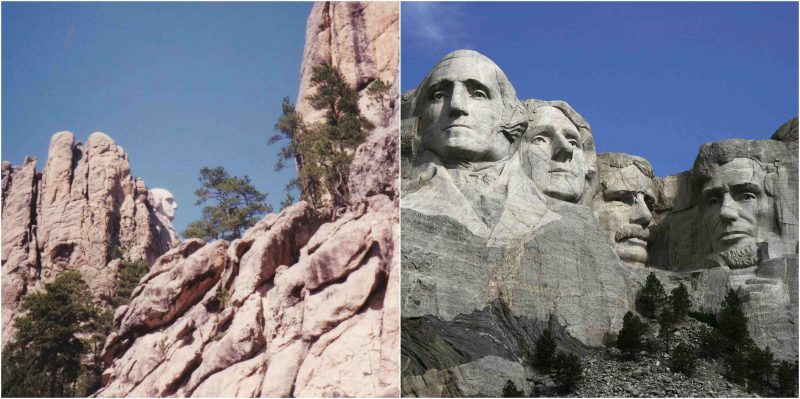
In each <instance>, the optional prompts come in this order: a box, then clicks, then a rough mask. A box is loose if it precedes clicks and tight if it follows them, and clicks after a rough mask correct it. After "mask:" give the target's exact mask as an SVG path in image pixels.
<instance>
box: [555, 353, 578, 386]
mask: <svg viewBox="0 0 800 399" xmlns="http://www.w3.org/2000/svg"><path fill="white" fill-rule="evenodd" d="M582 379H583V367H582V366H581V362H580V359H579V358H578V356H577V355H575V354H572V353H570V354H566V353H564V352H558V355H556V357H555V361H554V362H553V380H554V381H555V382H556V384H558V390H559V391H560V392H561V393H562V394H563V393H569V392H572V391H573V390H574V389H575V387H576V386H577V385H578V384H579V383H580V382H581V380H582Z"/></svg>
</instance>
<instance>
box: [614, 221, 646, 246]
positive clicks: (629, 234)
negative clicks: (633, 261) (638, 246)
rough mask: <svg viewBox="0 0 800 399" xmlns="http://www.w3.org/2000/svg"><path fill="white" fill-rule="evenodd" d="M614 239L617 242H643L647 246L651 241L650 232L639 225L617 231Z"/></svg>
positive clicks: (628, 226) (624, 227)
mask: <svg viewBox="0 0 800 399" xmlns="http://www.w3.org/2000/svg"><path fill="white" fill-rule="evenodd" d="M614 239H615V240H616V241H617V242H621V241H625V240H628V241H629V242H633V243H637V241H641V243H642V244H644V245H647V241H648V240H649V239H650V230H649V229H646V228H643V227H641V226H639V225H627V226H623V227H622V228H621V229H620V230H619V231H617V234H616V235H615V237H614Z"/></svg>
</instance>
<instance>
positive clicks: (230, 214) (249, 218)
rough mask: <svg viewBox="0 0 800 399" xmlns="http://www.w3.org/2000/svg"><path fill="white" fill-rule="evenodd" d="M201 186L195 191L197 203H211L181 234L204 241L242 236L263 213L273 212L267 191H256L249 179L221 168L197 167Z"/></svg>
mask: <svg viewBox="0 0 800 399" xmlns="http://www.w3.org/2000/svg"><path fill="white" fill-rule="evenodd" d="M200 183H202V187H200V188H198V189H197V190H196V191H195V192H194V193H195V195H196V196H197V202H196V205H202V204H205V203H207V202H212V203H213V205H208V206H206V207H204V208H203V217H202V219H200V220H197V221H194V222H192V223H190V224H189V225H188V226H186V230H184V231H183V236H184V237H186V238H201V239H204V240H206V241H210V240H216V239H224V240H229V241H230V240H234V239H237V238H239V237H241V236H242V233H244V232H245V230H247V229H248V228H250V227H252V226H253V225H254V224H256V222H258V221H259V219H261V217H262V216H264V214H266V213H268V212H272V207H271V206H270V205H268V204H267V203H266V202H265V201H266V198H267V194H263V193H261V192H259V191H258V190H256V188H255V187H253V185H252V184H250V178H248V177H247V176H245V177H244V178H240V177H236V176H231V175H229V174H228V172H226V171H225V169H224V168H223V167H216V168H208V167H204V168H202V169H200Z"/></svg>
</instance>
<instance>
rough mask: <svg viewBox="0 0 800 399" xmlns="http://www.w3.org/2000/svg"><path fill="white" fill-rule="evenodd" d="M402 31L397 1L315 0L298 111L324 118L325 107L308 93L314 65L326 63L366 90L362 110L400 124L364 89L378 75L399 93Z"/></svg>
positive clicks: (378, 119)
mask: <svg viewBox="0 0 800 399" xmlns="http://www.w3.org/2000/svg"><path fill="white" fill-rule="evenodd" d="M399 31H400V6H399V3H393V2H345V3H337V2H317V3H315V4H314V7H313V8H312V9H311V15H309V17H308V24H307V26H306V44H305V49H304V50H303V65H302V67H301V70H300V91H299V93H298V94H297V104H296V110H297V112H299V113H300V114H302V115H303V116H304V118H305V121H306V122H307V123H312V122H315V121H318V120H320V119H322V113H321V111H316V110H314V108H313V107H312V106H311V104H309V102H308V100H307V99H306V97H307V96H308V95H309V94H311V92H310V90H311V70H312V68H313V67H314V66H316V65H319V64H321V63H327V64H330V65H332V66H335V67H337V68H339V70H340V71H341V72H342V75H344V77H345V79H346V80H347V83H349V84H350V85H352V86H353V87H355V88H356V90H357V91H358V92H359V93H362V95H361V96H360V98H359V104H358V105H359V107H360V108H361V111H362V113H364V115H366V116H367V117H368V118H369V119H370V120H371V121H372V122H373V123H375V124H376V125H385V126H397V123H396V120H395V119H391V120H389V119H384V118H383V114H384V113H383V110H382V108H383V107H379V106H377V105H376V104H373V103H372V102H371V101H370V99H369V98H368V96H366V95H364V94H363V93H365V92H366V90H367V88H368V87H369V85H370V84H371V83H372V82H373V81H375V80H376V79H380V80H382V81H383V82H384V83H386V84H387V85H388V86H390V87H392V93H393V94H391V95H390V96H389V98H390V99H391V98H396V97H397V93H399V89H397V87H398V85H399V79H398V68H399V65H400V48H399V45H400V41H399V40H398V32H399ZM392 101H393V100H392ZM391 107H393V105H391ZM392 122H394V123H392Z"/></svg>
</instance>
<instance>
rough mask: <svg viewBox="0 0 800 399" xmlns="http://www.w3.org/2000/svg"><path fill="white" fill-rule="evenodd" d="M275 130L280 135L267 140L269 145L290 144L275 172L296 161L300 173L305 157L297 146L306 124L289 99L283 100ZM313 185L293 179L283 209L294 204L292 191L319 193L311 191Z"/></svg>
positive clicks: (287, 187) (285, 146) (281, 151)
mask: <svg viewBox="0 0 800 399" xmlns="http://www.w3.org/2000/svg"><path fill="white" fill-rule="evenodd" d="M274 129H275V131H276V132H277V133H278V134H275V135H273V136H272V137H270V138H269V140H267V144H269V145H273V144H276V143H278V142H281V141H283V140H288V143H287V144H286V145H284V146H283V147H281V149H280V150H279V151H278V160H277V161H276V162H275V171H276V172H278V171H280V170H282V169H284V168H286V167H287V166H288V165H287V164H286V161H289V160H291V161H294V164H295V167H296V168H297V170H298V171H300V170H302V169H303V155H302V154H301V153H299V152H298V151H297V145H298V143H299V140H300V137H301V134H302V133H301V132H302V131H303V130H304V129H305V124H304V123H303V117H302V115H300V113H298V112H297V111H296V110H295V107H294V104H292V102H291V100H289V97H284V98H283V102H282V103H281V116H280V118H278V121H277V122H276V123H275V128H274ZM313 184H314V182H311V181H308V179H303V180H302V181H301V180H300V179H299V178H294V179H292V180H291V181H290V182H289V183H288V184H286V188H285V191H286V198H284V199H283V200H282V201H281V209H283V208H286V207H288V206H290V205H291V204H292V203H294V197H293V196H292V194H291V190H292V189H299V190H300V192H301V193H303V192H306V191H314V192H316V191H319V190H312V189H311V187H310V186H311V185H313ZM306 187H309V188H306ZM312 202H313V201H312Z"/></svg>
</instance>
